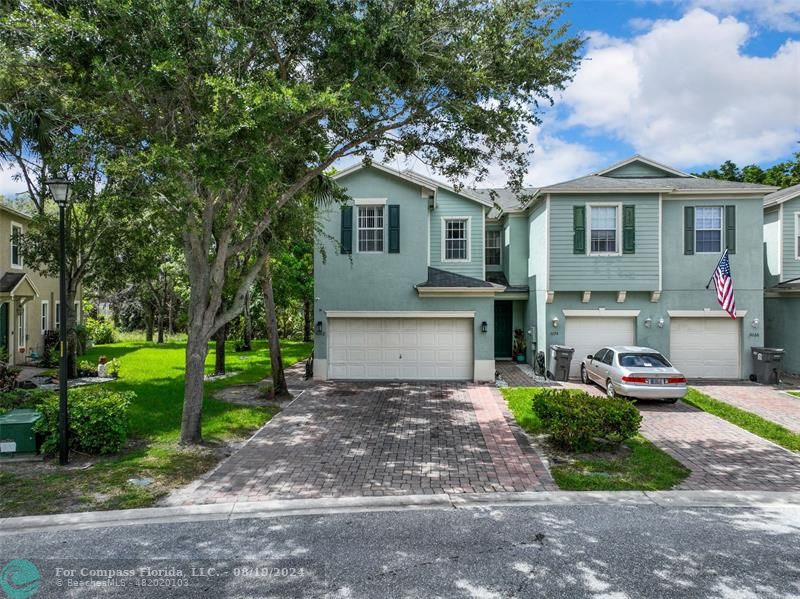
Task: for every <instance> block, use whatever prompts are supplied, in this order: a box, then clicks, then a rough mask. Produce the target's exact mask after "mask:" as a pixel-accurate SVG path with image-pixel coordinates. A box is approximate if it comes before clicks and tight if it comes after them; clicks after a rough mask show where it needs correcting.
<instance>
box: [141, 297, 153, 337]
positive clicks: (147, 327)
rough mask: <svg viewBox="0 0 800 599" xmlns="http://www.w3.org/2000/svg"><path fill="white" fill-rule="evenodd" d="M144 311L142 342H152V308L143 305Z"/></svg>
mask: <svg viewBox="0 0 800 599" xmlns="http://www.w3.org/2000/svg"><path fill="white" fill-rule="evenodd" d="M142 309H143V311H144V340H145V341H152V340H153V308H152V306H150V305H143V306H142Z"/></svg>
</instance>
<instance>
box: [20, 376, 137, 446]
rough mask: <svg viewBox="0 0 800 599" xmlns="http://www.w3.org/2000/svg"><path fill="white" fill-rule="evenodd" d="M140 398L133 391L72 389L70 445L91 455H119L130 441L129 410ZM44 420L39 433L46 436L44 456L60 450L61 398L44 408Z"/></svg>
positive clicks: (39, 427)
mask: <svg viewBox="0 0 800 599" xmlns="http://www.w3.org/2000/svg"><path fill="white" fill-rule="evenodd" d="M135 398H136V394H135V393H133V392H132V391H127V392H120V391H110V390H108V389H103V388H102V387H98V386H91V387H80V388H78V389H70V391H69V398H68V400H67V402H68V405H69V445H70V447H71V448H72V449H75V450H77V451H82V452H85V453H91V454H102V453H115V452H117V451H119V450H120V448H121V447H122V446H123V445H124V443H125V441H127V439H128V410H129V409H130V405H131V402H132V401H133V400H134V399H135ZM39 409H40V410H41V411H42V418H41V419H40V420H39V421H38V422H37V423H36V426H35V429H34V430H36V432H39V433H42V434H43V435H44V440H43V442H42V453H46V454H52V453H55V452H56V450H57V449H58V397H50V398H48V399H46V400H45V401H44V402H42V404H41V405H40V407H39Z"/></svg>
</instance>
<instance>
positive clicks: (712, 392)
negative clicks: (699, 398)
mask: <svg viewBox="0 0 800 599" xmlns="http://www.w3.org/2000/svg"><path fill="white" fill-rule="evenodd" d="M695 387H697V390H698V391H701V392H703V393H705V394H706V395H709V396H711V397H713V398H714V399H717V400H719V401H724V402H725V403H729V404H731V405H732V406H736V407H737V408H741V409H742V410H746V411H747V412H753V413H754V414H758V415H759V416H761V417H762V418H766V419H767V420H771V421H772V422H777V423H778V424H780V425H781V426H784V427H786V428H788V429H789V430H790V431H794V432H796V433H800V398H798V397H793V396H791V395H789V394H788V393H785V392H783V391H780V390H778V389H775V388H774V387H770V386H766V385H756V384H755V383H746V382H740V383H736V384H708V383H701V384H697V385H695Z"/></svg>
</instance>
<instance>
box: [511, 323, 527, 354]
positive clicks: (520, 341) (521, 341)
mask: <svg viewBox="0 0 800 599" xmlns="http://www.w3.org/2000/svg"><path fill="white" fill-rule="evenodd" d="M526 349H528V345H527V343H525V331H523V330H522V329H515V330H514V347H513V350H512V351H513V353H514V359H515V360H516V361H517V362H524V361H525V350H526Z"/></svg>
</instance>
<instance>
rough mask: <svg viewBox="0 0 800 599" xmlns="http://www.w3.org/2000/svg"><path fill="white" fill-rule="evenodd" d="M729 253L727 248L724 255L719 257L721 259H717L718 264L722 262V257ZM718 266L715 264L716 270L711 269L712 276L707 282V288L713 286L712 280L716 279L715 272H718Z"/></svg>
mask: <svg viewBox="0 0 800 599" xmlns="http://www.w3.org/2000/svg"><path fill="white" fill-rule="evenodd" d="M727 253H728V248H725V251H724V252H722V255H721V256H720V257H719V260H717V266H719V263H720V262H722V259H723V258H724V257H725V254H727ZM717 266H715V267H714V270H712V271H711V278H710V279H708V283H706V289H708V288H709V287H711V282H712V281H713V280H714V273H715V272H717Z"/></svg>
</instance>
